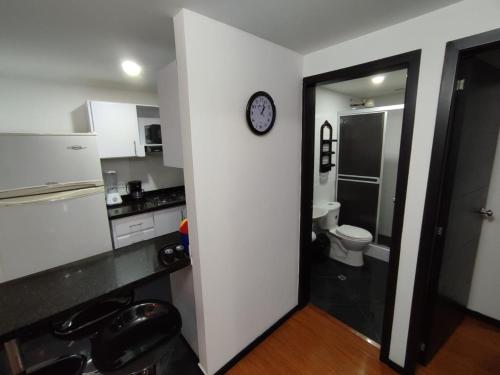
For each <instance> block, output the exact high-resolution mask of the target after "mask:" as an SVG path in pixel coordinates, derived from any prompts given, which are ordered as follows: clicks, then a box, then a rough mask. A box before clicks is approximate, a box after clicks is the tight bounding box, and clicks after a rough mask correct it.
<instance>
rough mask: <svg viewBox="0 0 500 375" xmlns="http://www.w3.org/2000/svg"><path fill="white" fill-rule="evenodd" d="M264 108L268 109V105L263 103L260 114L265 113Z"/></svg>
mask: <svg viewBox="0 0 500 375" xmlns="http://www.w3.org/2000/svg"><path fill="white" fill-rule="evenodd" d="M264 109H266V106H265V105H264V104H263V105H262V111H260V114H261V115H263V114H264Z"/></svg>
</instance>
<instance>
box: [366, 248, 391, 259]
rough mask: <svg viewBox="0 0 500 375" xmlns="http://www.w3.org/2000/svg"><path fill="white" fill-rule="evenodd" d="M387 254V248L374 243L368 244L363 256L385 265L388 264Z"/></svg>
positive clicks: (388, 251)
mask: <svg viewBox="0 0 500 375" xmlns="http://www.w3.org/2000/svg"><path fill="white" fill-rule="evenodd" d="M389 254H390V250H389V248H388V247H386V246H383V245H377V244H374V243H371V244H369V245H368V246H367V247H366V250H365V255H367V256H369V257H372V258H375V259H378V260H381V261H383V262H386V263H389Z"/></svg>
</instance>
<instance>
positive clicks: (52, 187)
mask: <svg viewBox="0 0 500 375" xmlns="http://www.w3.org/2000/svg"><path fill="white" fill-rule="evenodd" d="M103 185H104V182H103V181H102V180H95V181H75V182H63V183H60V182H57V181H48V182H46V183H45V185H41V186H28V187H23V188H20V189H10V190H0V199H7V198H17V197H23V196H30V195H41V194H52V193H58V192H62V191H68V190H80V189H87V188H93V187H97V186H103Z"/></svg>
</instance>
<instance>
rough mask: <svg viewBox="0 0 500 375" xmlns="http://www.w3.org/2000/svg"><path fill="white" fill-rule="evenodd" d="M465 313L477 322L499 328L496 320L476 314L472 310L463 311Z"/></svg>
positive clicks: (499, 325) (499, 321) (498, 321)
mask: <svg viewBox="0 0 500 375" xmlns="http://www.w3.org/2000/svg"><path fill="white" fill-rule="evenodd" d="M465 312H466V313H467V314H468V315H470V316H472V317H474V318H476V319H478V320H482V321H483V322H485V323H488V324H491V325H492V326H495V327H497V328H500V320H497V319H495V318H492V317H490V316H488V315H484V314H481V313H480V312H477V311H474V310H470V309H467V308H466V309H465Z"/></svg>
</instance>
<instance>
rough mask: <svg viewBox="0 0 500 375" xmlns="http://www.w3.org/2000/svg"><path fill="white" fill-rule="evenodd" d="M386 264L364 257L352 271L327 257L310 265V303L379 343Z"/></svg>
mask: <svg viewBox="0 0 500 375" xmlns="http://www.w3.org/2000/svg"><path fill="white" fill-rule="evenodd" d="M387 272H388V263H385V262H383V261H380V260H378V259H374V258H371V257H365V265H364V266H363V267H351V266H348V265H346V264H343V263H340V262H337V261H334V260H332V259H330V258H328V257H326V256H324V257H315V258H314V259H313V262H312V265H311V303H313V304H314V305H316V306H318V307H319V308H321V309H322V310H325V311H327V312H328V313H329V314H331V315H332V316H334V317H335V318H337V319H339V320H340V321H342V322H344V323H345V324H347V325H349V326H350V327H352V328H353V329H354V330H356V331H358V332H360V333H362V334H364V335H365V336H367V337H369V338H371V339H372V340H374V341H376V342H379V343H380V339H381V336H382V322H383V317H384V306H385V292H386V291H385V289H386V283H387Z"/></svg>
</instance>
